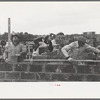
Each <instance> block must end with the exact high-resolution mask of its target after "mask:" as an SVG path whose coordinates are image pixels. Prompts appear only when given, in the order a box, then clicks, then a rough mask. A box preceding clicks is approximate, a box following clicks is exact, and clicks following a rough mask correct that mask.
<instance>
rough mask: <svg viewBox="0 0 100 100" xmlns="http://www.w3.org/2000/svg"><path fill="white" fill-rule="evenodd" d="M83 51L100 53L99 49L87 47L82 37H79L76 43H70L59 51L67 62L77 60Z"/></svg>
mask: <svg viewBox="0 0 100 100" xmlns="http://www.w3.org/2000/svg"><path fill="white" fill-rule="evenodd" d="M85 50H88V51H92V52H94V53H97V54H98V53H100V50H99V49H97V48H94V47H92V46H90V45H88V44H87V43H86V39H85V38H84V37H80V38H79V39H78V41H75V42H72V43H70V44H69V45H66V46H64V47H63V48H62V49H61V51H62V53H63V55H64V56H65V57H66V59H67V60H73V59H78V57H79V56H81V55H82V53H83V52H84V51H85Z"/></svg>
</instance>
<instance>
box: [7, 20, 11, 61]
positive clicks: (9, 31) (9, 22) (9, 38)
mask: <svg viewBox="0 0 100 100" xmlns="http://www.w3.org/2000/svg"><path fill="white" fill-rule="evenodd" d="M10 43H11V20H10V18H8V48H10ZM9 53H10V52H9ZM9 53H8V60H10V55H9Z"/></svg>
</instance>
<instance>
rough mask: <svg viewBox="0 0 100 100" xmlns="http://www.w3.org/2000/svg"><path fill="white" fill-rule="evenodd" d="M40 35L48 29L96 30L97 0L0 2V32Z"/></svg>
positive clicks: (99, 8)
mask: <svg viewBox="0 0 100 100" xmlns="http://www.w3.org/2000/svg"><path fill="white" fill-rule="evenodd" d="M8 18H11V32H12V31H14V32H28V33H31V34H38V35H44V34H49V33H55V34H57V33H59V32H63V33H64V34H74V33H78V34H81V33H82V32H91V31H95V32H96V33H97V34H100V2H99V1H98V2H97V1H96V2H89V1H88V2H85V1H84V2H78V1H77V2H68V1H66V2H57V1H56V2H52V1H51V2H50V1H48V2H0V34H3V33H4V32H7V31H8Z"/></svg>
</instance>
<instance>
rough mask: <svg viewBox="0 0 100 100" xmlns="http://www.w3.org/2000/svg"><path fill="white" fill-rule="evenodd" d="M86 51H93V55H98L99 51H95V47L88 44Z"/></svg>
mask: <svg viewBox="0 0 100 100" xmlns="http://www.w3.org/2000/svg"><path fill="white" fill-rule="evenodd" d="M86 49H89V50H91V51H93V52H94V53H100V50H99V49H97V48H95V47H92V46H90V45H88V44H86Z"/></svg>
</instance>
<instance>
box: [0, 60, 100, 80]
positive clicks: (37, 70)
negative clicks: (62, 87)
mask: <svg viewBox="0 0 100 100" xmlns="http://www.w3.org/2000/svg"><path fill="white" fill-rule="evenodd" d="M99 65H100V62H85V63H82V64H80V63H79V62H67V61H66V60H64V59H60V60H59V59H55V60H53V59H51V60H48V61H46V60H45V59H39V60H38V59H37V60H34V61H32V62H22V63H14V64H13V63H10V64H8V63H1V64H0V82H37V81H38V82H39V81H40V82H43V81H44V82H48V81H99V80H100V66H99Z"/></svg>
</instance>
